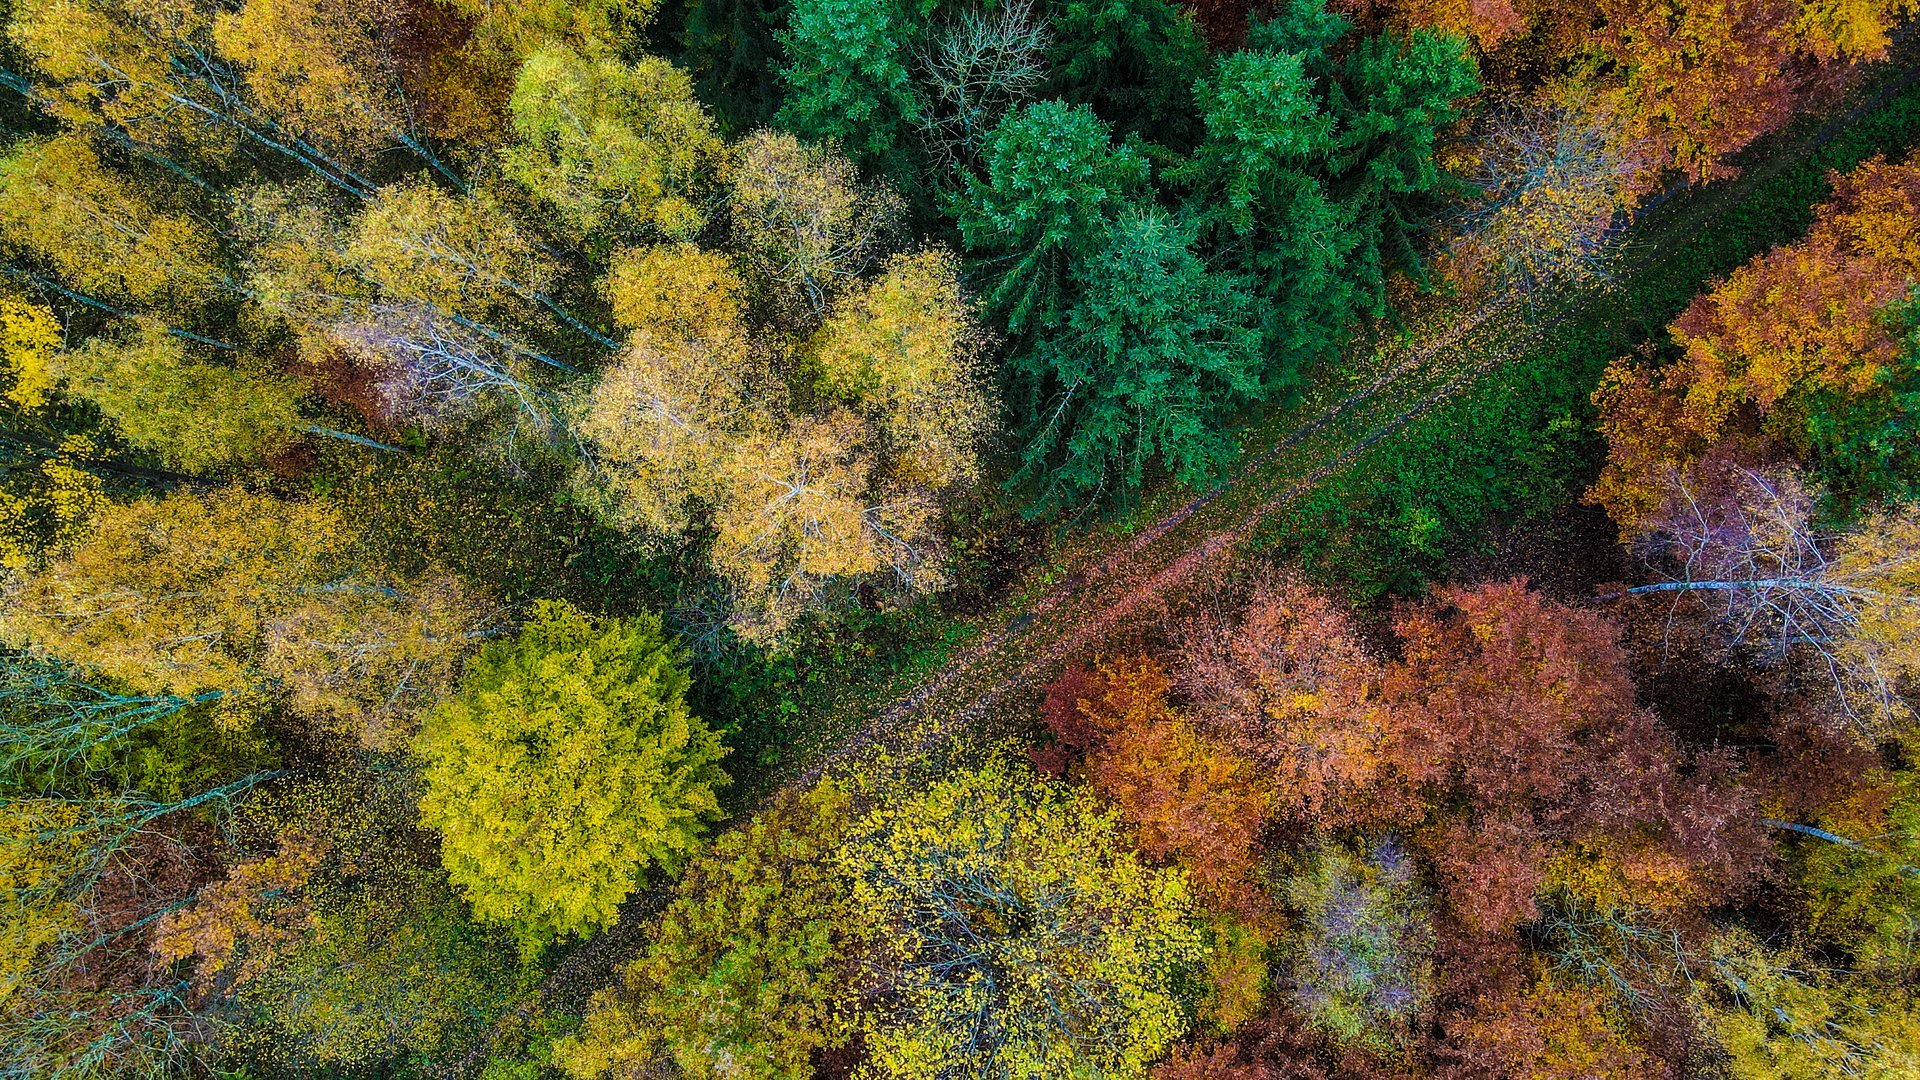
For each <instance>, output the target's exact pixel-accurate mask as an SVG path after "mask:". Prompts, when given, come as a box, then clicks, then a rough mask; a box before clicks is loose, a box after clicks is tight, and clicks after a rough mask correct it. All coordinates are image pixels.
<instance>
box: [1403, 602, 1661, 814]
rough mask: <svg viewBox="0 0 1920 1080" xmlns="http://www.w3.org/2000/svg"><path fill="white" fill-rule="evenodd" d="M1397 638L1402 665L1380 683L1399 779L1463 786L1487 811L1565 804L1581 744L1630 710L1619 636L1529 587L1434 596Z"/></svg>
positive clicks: (1408, 616) (1407, 615) (1407, 614)
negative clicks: (1434, 603)
mask: <svg viewBox="0 0 1920 1080" xmlns="http://www.w3.org/2000/svg"><path fill="white" fill-rule="evenodd" d="M1437 595H1438V597H1439V599H1440V601H1441V602H1442V603H1443V604H1446V605H1448V607H1446V608H1424V607H1423V608H1411V609H1408V610H1406V611H1404V612H1402V613H1401V615H1400V617H1399V619H1397V620H1396V623H1395V631H1396V633H1398V635H1399V636H1400V639H1401V641H1402V643H1403V646H1404V649H1405V654H1406V658H1405V660H1404V661H1402V662H1401V663H1399V664H1396V665H1394V667H1393V670H1392V671H1391V672H1390V673H1389V675H1388V677H1387V686H1388V691H1389V696H1390V698H1391V699H1392V701H1393V708H1392V710H1391V715H1392V717H1393V721H1394V732H1393V737H1392V738H1391V739H1390V740H1389V745H1388V753H1387V756H1388V758H1389V759H1390V761H1391V762H1392V766H1393V768H1394V770H1395V771H1396V772H1397V773H1399V774H1400V775H1402V776H1404V777H1406V778H1408V779H1410V780H1412V781H1414V782H1416V783H1421V784H1426V785H1429V786H1447V785H1448V784H1449V783H1450V782H1455V781H1457V783H1458V784H1459V786H1460V788H1461V790H1462V792H1463V794H1465V795H1466V796H1467V797H1468V798H1469V799H1470V800H1471V801H1472V803H1473V804H1474V805H1475V806H1476V807H1477V808H1479V809H1480V810H1482V811H1483V812H1492V811H1495V810H1498V809H1500V808H1502V807H1508V806H1515V805H1523V804H1525V803H1527V802H1528V801H1529V800H1540V799H1545V800H1551V799H1555V798H1557V797H1560V796H1562V795H1564V794H1565V793H1566V792H1568V791H1569V790H1570V788H1571V786H1572V784H1573V783H1574V778H1575V776H1576V775H1577V772H1576V770H1575V769H1574V768H1573V764H1574V762H1575V760H1576V759H1577V757H1578V755H1579V744H1578V739H1579V737H1580V736H1581V735H1583V734H1585V733H1587V732H1589V731H1592V730H1594V729H1596V728H1598V727H1601V726H1603V725H1605V724H1607V723H1609V722H1611V721H1613V720H1614V719H1615V718H1617V717H1619V716H1621V715H1623V714H1624V713H1626V712H1628V711H1629V710H1631V709H1632V707H1633V703H1634V687H1633V682H1632V679H1631V676H1630V675H1629V673H1628V670H1627V664H1626V657H1625V654H1624V653H1622V652H1621V650H1620V646H1619V644H1618V642H1617V641H1616V637H1617V633H1618V632H1617V631H1616V630H1615V628H1614V627H1613V626H1612V625H1611V624H1610V623H1608V622H1607V621H1606V620H1605V619H1604V618H1602V617H1601V616H1600V615H1598V614H1596V613H1594V612H1590V611H1582V610H1579V609H1576V608H1571V607H1568V606H1566V605H1563V604H1558V603H1554V602H1553V601H1550V600H1548V599H1546V598H1545V597H1543V596H1541V595H1540V594H1538V593H1536V592H1533V591H1531V590H1530V589H1528V588H1527V583H1526V580H1525V579H1524V578H1517V579H1514V580H1512V581H1505V582H1495V583H1487V584H1482V585H1477V586H1474V587H1472V588H1449V589H1442V590H1439V591H1438V593H1437Z"/></svg>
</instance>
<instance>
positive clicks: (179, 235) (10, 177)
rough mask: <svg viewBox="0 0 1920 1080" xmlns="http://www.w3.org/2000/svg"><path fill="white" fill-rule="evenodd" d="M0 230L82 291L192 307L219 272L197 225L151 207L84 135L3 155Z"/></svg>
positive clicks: (212, 246) (212, 244)
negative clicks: (115, 171) (99, 154)
mask: <svg viewBox="0 0 1920 1080" xmlns="http://www.w3.org/2000/svg"><path fill="white" fill-rule="evenodd" d="M0 232H4V233H5V235H6V236H7V237H8V238H9V239H11V240H12V241H14V242H15V243H17V244H20V245H21V246H22V247H25V248H27V249H29V250H31V251H33V252H34V253H36V254H37V255H39V256H40V257H41V258H43V259H45V260H47V262H48V263H50V264H52V265H53V266H54V267H55V268H57V269H58V270H59V271H60V273H61V275H63V276H64V277H65V278H67V280H68V281H69V282H70V283H71V284H72V285H74V286H75V287H77V288H79V289H81V290H82V291H85V292H90V293H96V294H102V295H106V296H110V297H115V298H125V299H128V300H132V301H134V302H136V303H140V304H151V305H154V306H157V307H166V308H173V309H181V308H190V307H192V306H193V305H194V304H197V303H199V302H201V301H203V300H205V299H206V298H207V297H209V296H210V295H211V293H212V291H213V287H214V283H215V281H216V280H217V279H218V277H219V273H218V271H217V269H216V268H215V267H214V265H213V263H212V262H211V261H209V258H208V257H209V255H211V254H212V253H213V252H214V251H216V250H218V246H219V245H218V243H217V241H216V240H215V238H214V236H213V234H212V232H211V231H210V230H208V229H207V228H206V227H205V226H203V225H201V224H200V223H199V222H196V221H194V220H193V219H191V218H188V217H185V216H183V215H179V214H169V213H164V212H162V211H161V210H159V209H158V208H157V207H155V206H154V205H153V204H152V202H151V201H149V200H148V199H147V198H146V197H145V195H143V194H142V193H141V191H140V189H139V187H138V186H137V185H135V184H134V183H132V182H131V181H129V180H126V179H124V178H122V177H120V176H118V175H116V174H115V173H114V172H113V171H112V170H110V169H108V168H107V167H106V166H105V165H103V164H102V163H101V161H100V158H99V156H98V155H97V154H95V153H94V152H93V147H92V146H90V145H89V144H88V143H87V140H86V138H85V137H84V136H81V135H56V136H51V137H43V138H32V139H25V140H22V141H21V142H20V143H18V144H16V146H15V148H14V150H13V152H12V153H10V154H8V155H7V157H6V158H5V159H4V160H0Z"/></svg>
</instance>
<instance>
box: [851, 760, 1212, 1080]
mask: <svg viewBox="0 0 1920 1080" xmlns="http://www.w3.org/2000/svg"><path fill="white" fill-rule="evenodd" d="M842 857H843V858H844V859H846V860H847V867H848V870H849V871H850V872H851V873H852V874H853V875H855V882H856V883H855V888H854V898H855V902H856V904H858V905H860V906H861V907H863V908H867V909H870V910H874V911H877V912H882V913H885V915H886V916H887V918H888V919H889V920H890V921H891V923H892V925H891V926H890V927H889V928H888V929H887V931H886V937H885V938H884V939H883V941H882V943H881V947H882V953H881V958H880V959H879V960H878V961H877V964H878V972H877V974H878V975H879V976H880V977H882V978H884V979H885V980H887V983H888V985H889V986H890V989H891V991H892V993H891V995H890V996H889V1002H888V1004H887V1005H886V1006H885V1007H883V1008H882V1009H880V1010H878V1011H876V1012H873V1013H870V1014H868V1015H867V1016H865V1017H864V1018H863V1020H862V1028H863V1030H864V1032H865V1035H866V1048H867V1052H868V1054H869V1061H870V1063H871V1066H872V1068H873V1070H874V1072H875V1073H876V1074H877V1075H880V1076H891V1077H925V1076H996V1077H1007V1078H1009V1080H1039V1078H1041V1077H1060V1076H1133V1077H1137V1076H1141V1075H1143V1074H1144V1073H1145V1072H1146V1066H1147V1064H1148V1063H1149V1062H1151V1061H1153V1060H1155V1059H1156V1058H1158V1057H1160V1056H1161V1055H1162V1054H1164V1053H1166V1051H1167V1049H1168V1048H1169V1047H1170V1046H1171V1045H1172V1044H1173V1042H1174V1040H1175V1039H1177V1038H1179V1037H1180V1036H1181V1034H1182V1033H1183V1031H1184V1029H1185V1027H1186V1015H1187V1014H1186V1008H1187V1006H1188V1005H1189V1004H1190V1003H1189V1002H1187V1001H1185V999H1184V998H1183V997H1182V996H1181V992H1180V991H1179V990H1177V989H1176V988H1177V987H1178V986H1181V985H1183V980H1184V979H1185V978H1187V977H1189V976H1190V975H1191V973H1192V969H1194V968H1195V967H1196V966H1197V965H1198V964H1200V963H1201V961H1202V959H1203V957H1204V952H1205V948H1204V943H1203V939H1202V932H1201V930H1200V928H1199V924H1198V923H1197V922H1196V921H1195V920H1194V918H1193V910H1192V907H1191V901H1190V899H1189V895H1188V891H1187V884H1186V880H1185V878H1184V877H1183V876H1182V875H1181V874H1180V873H1179V872H1178V871H1174V870H1153V869H1149V868H1147V867H1145V866H1143V865H1141V863H1140V862H1139V861H1138V860H1137V859H1136V858H1135V857H1134V855H1133V854H1132V852H1131V851H1130V850H1129V844H1128V841H1127V837H1126V836H1125V834H1124V833H1123V832H1122V830H1121V829H1120V828H1119V825H1118V823H1117V822H1116V821H1115V819H1114V818H1113V817H1112V815H1110V814H1108V813H1105V812H1103V811H1101V810H1099V809H1097V808H1096V807H1095V804H1094V803H1093V801H1092V797H1091V796H1090V795H1088V794H1086V793H1083V792H1082V793H1072V794H1064V795H1063V794H1055V793H1051V792H1049V791H1047V790H1046V789H1045V788H1044V787H1043V786H1042V784H1041V782H1040V781H1039V779H1038V778H1037V777H1035V776H1034V775H1033V774H1032V772H1031V771H1030V770H1027V769H1024V768H1022V769H1020V770H1018V771H1015V770H1014V769H1013V768H1009V767H1007V766H1001V765H991V766H988V767H987V768H985V769H983V770H981V771H978V772H966V773H962V774H960V775H958V776H955V777H953V778H951V779H948V780H944V781H941V782H938V783H935V784H932V785H930V786H928V787H926V788H924V789H923V790H921V791H919V792H918V793H916V794H914V795H912V796H910V797H907V798H905V799H901V800H899V801H897V802H896V803H895V804H893V805H891V806H886V807H883V808H880V809H877V810H875V811H874V812H872V813H871V814H869V815H868V816H866V817H865V818H862V819H861V820H860V821H859V822H858V823H857V824H856V825H855V827H854V831H853V836H852V839H851V840H850V842H849V843H848V845H847V846H846V848H845V850H844V853H843V856H842Z"/></svg>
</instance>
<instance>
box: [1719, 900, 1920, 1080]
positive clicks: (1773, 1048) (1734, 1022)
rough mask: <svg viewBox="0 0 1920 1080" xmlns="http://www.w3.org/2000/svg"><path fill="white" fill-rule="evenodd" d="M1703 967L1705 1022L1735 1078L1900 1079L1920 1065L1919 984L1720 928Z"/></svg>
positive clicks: (1742, 932)
mask: <svg viewBox="0 0 1920 1080" xmlns="http://www.w3.org/2000/svg"><path fill="white" fill-rule="evenodd" d="M1705 951H1706V955H1705V956H1704V957H1701V958H1699V959H1698V960H1696V961H1695V963H1696V964H1697V966H1698V967H1700V968H1701V969H1703V970H1702V972H1701V974H1702V975H1703V976H1708V977H1710V981H1709V979H1703V980H1702V982H1703V983H1704V985H1703V986H1702V989H1701V991H1700V996H1701V997H1702V998H1703V999H1704V1001H1703V1002H1702V1004H1703V1005H1704V1011H1705V1013H1706V1016H1705V1019H1706V1025H1707V1027H1708V1029H1709V1030H1710V1031H1711V1032H1712V1034H1713V1036H1714V1037H1715V1038H1717V1039H1718V1040H1719V1042H1720V1044H1721V1045H1722V1046H1723V1047H1724V1048H1725V1050H1726V1052H1727V1055H1728V1063H1727V1071H1728V1073H1729V1075H1731V1076H1733V1077H1735V1078H1736V1080H1798V1078H1800V1077H1813V1076H1860V1077H1870V1078H1873V1080H1893V1078H1894V1077H1898V1076H1906V1075H1910V1074H1911V1073H1912V1072H1913V1070H1915V1069H1916V1068H1920V1002H1916V1001H1915V1000H1914V994H1913V990H1912V988H1911V987H1910V986H1909V987H1885V986H1876V985H1874V984H1872V983H1869V982H1862V981H1857V980H1851V979H1847V978H1846V977H1844V976H1842V975H1839V974H1838V973H1835V972H1826V971H1820V970H1817V969H1813V970H1809V968H1810V967H1811V965H1808V964H1807V963H1806V960H1807V959H1810V958H1803V956H1801V955H1799V954H1798V953H1797V951H1796V950H1788V951H1784V952H1776V951H1774V950H1771V949H1768V948H1767V947H1766V946H1764V945H1762V944H1761V943H1760V942H1759V941H1757V940H1755V939H1754V938H1753V936H1752V935H1751V934H1748V933H1746V932H1745V931H1741V930H1729V931H1726V932H1723V933H1721V934H1720V935H1717V936H1716V937H1715V938H1714V939H1713V940H1712V941H1711V942H1710V943H1709V944H1708V946H1707V949H1706V950H1705Z"/></svg>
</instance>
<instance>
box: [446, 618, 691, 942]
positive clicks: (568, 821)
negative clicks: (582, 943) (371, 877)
mask: <svg viewBox="0 0 1920 1080" xmlns="http://www.w3.org/2000/svg"><path fill="white" fill-rule="evenodd" d="M682 665H683V660H682V654H681V651H680V649H679V647H678V646H677V645H675V644H673V643H672V642H671V641H669V640H668V639H667V638H666V636H665V635H664V634H663V633H662V632H661V629H660V620H659V618H658V617H656V616H640V617H637V618H633V619H626V620H618V619H614V620H596V619H590V618H588V617H587V616H585V615H582V614H581V613H580V612H579V610H578V609H576V608H574V607H573V606H572V605H570V604H567V603H565V602H563V601H542V602H540V603H537V604H535V605H534V610H533V615H532V618H531V619H530V620H529V621H528V622H527V624H526V625H525V626H524V627H522V628H521V631H520V633H519V634H517V635H516V636H515V637H514V638H512V639H511V640H509V641H503V642H496V643H494V644H491V645H489V646H487V648H486V649H484V650H482V652H481V653H480V655H479V656H478V657H477V658H476V659H475V660H474V661H473V662H472V663H471V664H470V665H469V667H468V670H467V673H466V675H465V676H464V677H463V678H462V680H461V683H460V688H459V691H458V693H457V694H456V695H455V696H454V698H453V699H452V700H450V701H448V702H446V703H445V704H443V705H441V706H440V707H439V708H437V709H435V710H434V711H433V713H432V714H431V715H430V716H429V717H428V719H427V721H426V723H425V725H424V727H423V729H422V731H421V733H420V735H419V737H418V739H417V740H416V742H415V751H416V752H417V753H418V754H419V755H420V757H421V758H422V759H423V761H424V768H423V779H424V781H425V790H424V791H423V792H422V794H421V797H420V816H421V820H422V821H423V822H424V823H425V824H427V825H429V826H430V827H432V828H435V829H437V830H439V831H440V832H441V834H442V836H443V844H442V858H443V860H444V861H445V863H446V866H447V870H448V873H449V874H450V875H451V877H452V878H453V880H454V882H455V883H456V884H458V885H460V886H461V887H462V888H463V889H465V890H466V894H467V897H468V899H469V900H470V901H471V902H472V904H473V907H474V912H475V914H476V916H478V917H479V918H481V919H483V920H485V921H489V922H499V923H505V924H507V925H508V926H511V927H512V928H513V929H514V930H515V932H516V933H517V934H518V935H519V936H520V938H521V940H522V942H523V943H524V944H525V945H526V946H527V947H529V948H537V947H538V946H540V945H542V944H545V943H546V942H549V941H552V940H553V939H554V938H556V937H558V936H562V935H568V934H575V933H580V932H583V931H591V930H594V929H597V928H599V927H602V926H605V925H607V924H608V923H611V922H612V921H613V919H614V917H615V915H616V914H617V912H618V909H619V905H620V903H621V901H623V900H625V899H626V898H627V896H628V895H629V894H630V893H632V892H633V890H634V889H635V888H636V887H637V886H638V885H639V883H640V879H641V875H642V874H643V873H644V872H645V871H646V869H647V868H648V867H650V866H660V867H662V868H664V869H666V870H668V871H673V870H677V869H678V868H679V867H680V866H681V865H682V864H683V863H684V862H685V860H686V858H687V856H688V855H690V854H691V853H692V851H693V850H694V848H695V847H696V845H697V844H698V843H699V840H700V837H701V835H702V834H703V833H704V832H705V830H706V827H707V823H708V822H710V821H712V820H713V819H715V818H717V817H718V816H719V813H720V810H719V804H718V803H717V802H716V800H715V798H714V789H715V788H716V787H717V786H719V785H721V784H723V783H725V781H726V775H725V774H724V773H723V772H721V771H720V769H719V767H718V766H717V765H716V764H715V763H716V762H718V761H719V759H720V758H721V756H722V755H723V754H724V753H725V750H724V749H723V748H722V747H721V746H720V739H719V736H718V735H717V734H715V733H714V732H713V731H712V730H710V729H709V728H708V727H707V725H706V724H705V723H704V722H703V721H701V720H700V719H699V718H698V717H695V716H693V715H691V714H689V713H688V711H687V708H686V701H685V696H686V690H687V684H688V679H687V674H686V672H685V670H684V668H683V666H682Z"/></svg>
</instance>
